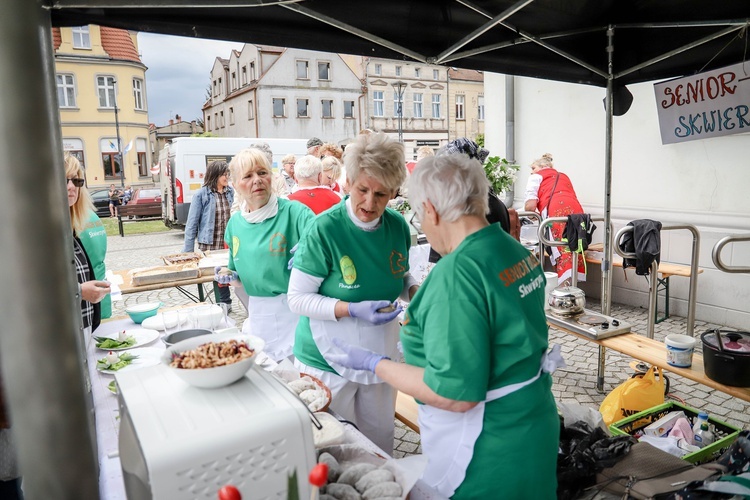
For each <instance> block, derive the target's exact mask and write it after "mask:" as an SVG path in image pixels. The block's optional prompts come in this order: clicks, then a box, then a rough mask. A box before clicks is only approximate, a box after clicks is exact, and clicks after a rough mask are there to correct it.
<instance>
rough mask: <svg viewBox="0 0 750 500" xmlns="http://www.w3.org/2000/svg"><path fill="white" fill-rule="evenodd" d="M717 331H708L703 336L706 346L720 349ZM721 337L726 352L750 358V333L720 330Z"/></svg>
mask: <svg viewBox="0 0 750 500" xmlns="http://www.w3.org/2000/svg"><path fill="white" fill-rule="evenodd" d="M716 332H717V330H708V331H706V332H703V333H702V334H701V340H702V341H703V344H704V345H707V346H709V347H712V348H714V349H716V350H718V349H719V347H718V343H717V340H716ZM718 332H719V337H721V347H722V348H723V350H724V351H727V352H732V353H737V354H742V355H748V356H750V332H742V331H734V330H718Z"/></svg>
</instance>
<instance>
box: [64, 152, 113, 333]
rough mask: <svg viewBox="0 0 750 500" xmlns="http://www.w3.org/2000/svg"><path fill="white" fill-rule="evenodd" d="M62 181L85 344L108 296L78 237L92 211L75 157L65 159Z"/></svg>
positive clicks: (107, 291)
mask: <svg viewBox="0 0 750 500" xmlns="http://www.w3.org/2000/svg"><path fill="white" fill-rule="evenodd" d="M64 162H65V178H66V181H65V182H66V185H67V188H68V206H69V207H70V226H71V229H72V231H73V258H74V260H75V266H76V276H77V278H78V294H79V295H80V296H81V317H82V320H83V332H84V338H85V339H86V341H88V339H89V338H90V336H91V332H93V331H94V330H96V327H97V326H99V322H100V321H101V308H100V305H99V303H100V302H101V301H102V299H103V298H104V297H105V296H106V295H107V294H108V293H109V292H110V289H109V283H107V282H106V281H99V280H97V279H96V278H95V276H94V266H92V265H91V260H90V259H89V256H88V254H87V253H86V250H85V249H84V248H83V244H81V240H80V239H79V238H78V235H79V234H80V233H81V232H82V231H83V230H84V229H85V227H86V224H87V223H88V220H89V216H90V214H91V212H92V211H93V210H94V205H93V204H92V203H91V198H90V197H89V192H88V190H86V188H85V187H83V185H84V183H85V182H86V181H85V180H84V179H83V168H81V164H80V163H79V162H78V159H77V158H76V157H75V156H71V155H65V158H64Z"/></svg>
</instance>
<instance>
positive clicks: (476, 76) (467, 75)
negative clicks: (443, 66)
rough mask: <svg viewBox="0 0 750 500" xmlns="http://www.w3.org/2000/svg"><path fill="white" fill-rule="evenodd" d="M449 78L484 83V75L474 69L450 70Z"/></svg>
mask: <svg viewBox="0 0 750 500" xmlns="http://www.w3.org/2000/svg"><path fill="white" fill-rule="evenodd" d="M448 76H449V77H450V79H451V80H468V81H472V82H483V81H484V73H482V72H481V71H476V70H473V69H459V68H448Z"/></svg>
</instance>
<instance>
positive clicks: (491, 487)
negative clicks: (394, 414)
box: [330, 154, 562, 500]
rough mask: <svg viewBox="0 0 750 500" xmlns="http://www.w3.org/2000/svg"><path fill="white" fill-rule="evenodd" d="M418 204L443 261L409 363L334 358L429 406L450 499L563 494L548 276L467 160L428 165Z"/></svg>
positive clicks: (404, 335)
mask: <svg viewBox="0 0 750 500" xmlns="http://www.w3.org/2000/svg"><path fill="white" fill-rule="evenodd" d="M408 188H409V202H410V204H411V206H412V207H413V208H414V211H415V213H416V214H417V216H418V217H419V219H420V221H421V223H422V231H424V233H425V235H426V236H427V239H428V241H429V242H430V244H431V245H432V246H433V247H434V248H435V250H437V251H438V252H439V253H440V254H441V255H443V258H442V260H441V261H440V263H439V264H438V265H437V266H435V268H434V269H433V270H432V271H431V273H430V274H429V275H428V276H427V279H426V280H425V281H424V283H423V285H422V287H421V288H420V289H419V292H418V293H417V294H416V295H415V296H414V298H413V300H412V302H411V304H409V308H408V309H407V311H406V316H405V318H404V320H403V326H402V328H401V343H402V345H403V349H404V358H405V360H406V364H404V363H397V362H394V361H390V360H388V359H387V358H384V357H383V355H382V354H378V353H374V352H369V351H367V350H364V349H361V348H359V347H354V346H347V345H344V344H342V343H337V346H338V347H340V348H341V349H342V351H344V353H345V354H340V355H335V356H333V357H332V359H331V360H330V361H332V362H337V363H339V364H342V365H344V366H347V367H349V368H351V369H355V370H357V369H359V370H363V371H364V372H365V373H369V372H372V373H374V374H376V375H377V376H378V377H380V378H381V379H382V380H384V381H386V382H387V383H389V384H391V385H392V386H393V387H395V388H396V389H399V390H400V391H402V392H404V393H406V394H409V395H411V396H413V397H414V398H415V399H417V401H418V402H420V403H422V404H420V406H419V426H420V433H421V436H422V450H423V452H424V454H425V455H426V456H427V458H428V465H427V468H426V469H425V472H424V475H423V479H424V481H425V482H426V483H427V484H429V485H431V486H432V487H433V488H435V489H437V490H438V491H439V492H440V493H441V494H443V495H445V496H446V497H451V498H502V499H504V500H507V499H527V498H534V499H552V498H555V497H556V486H557V481H556V464H557V448H558V440H559V421H558V417H557V410H556V407H555V401H554V398H553V396H552V391H551V387H552V377H551V376H550V375H549V373H550V372H551V371H554V368H555V367H556V366H557V365H558V364H559V363H561V362H562V358H560V356H559V351H558V349H557V348H553V350H552V351H551V353H550V354H548V353H547V347H548V337H547V323H546V317H545V314H544V287H545V278H544V273H543V272H542V268H541V266H540V265H539V262H538V261H537V260H536V258H535V257H534V256H532V255H531V254H529V252H528V251H527V250H526V249H525V248H524V247H523V246H521V245H520V244H519V243H518V242H517V241H516V240H514V239H513V237H512V236H510V235H509V234H508V233H506V232H505V231H503V229H502V228H501V227H500V225H499V224H498V223H495V224H488V222H487V219H486V218H485V214H486V213H487V207H488V205H487V189H488V183H487V179H486V177H485V174H484V169H483V168H482V166H481V164H480V163H479V162H478V161H476V160H473V159H470V158H469V157H467V156H465V155H464V154H449V155H445V156H436V157H433V158H426V159H424V160H422V161H420V162H419V164H418V165H417V167H416V168H415V169H414V172H413V173H412V176H411V177H410V179H409V182H408Z"/></svg>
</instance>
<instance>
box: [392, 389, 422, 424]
mask: <svg viewBox="0 0 750 500" xmlns="http://www.w3.org/2000/svg"><path fill="white" fill-rule="evenodd" d="M417 408H419V404H417V402H416V401H415V400H414V398H413V397H411V396H409V395H408V394H404V393H403V392H401V391H398V394H397V395H396V419H397V420H400V421H401V422H402V423H403V424H404V425H406V426H407V427H409V428H410V429H411V430H413V431H415V432H419V423H418V422H417Z"/></svg>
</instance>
